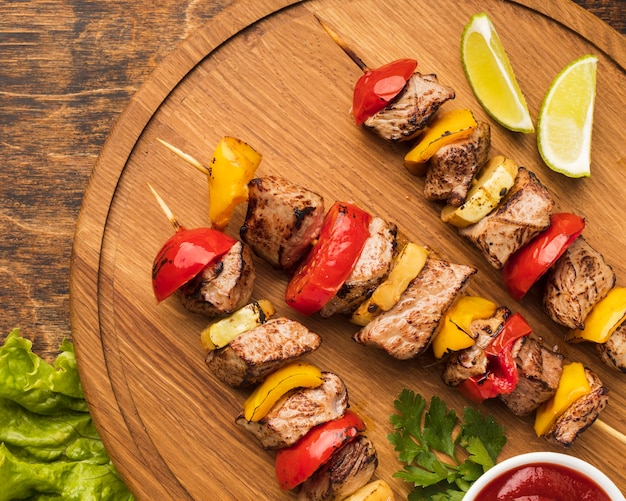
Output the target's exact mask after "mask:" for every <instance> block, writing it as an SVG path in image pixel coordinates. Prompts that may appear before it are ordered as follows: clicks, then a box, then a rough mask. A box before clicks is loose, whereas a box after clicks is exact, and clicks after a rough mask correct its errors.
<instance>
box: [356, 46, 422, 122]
mask: <svg viewBox="0 0 626 501" xmlns="http://www.w3.org/2000/svg"><path fill="white" fill-rule="evenodd" d="M416 67H417V61H416V60H415V59H408V58H405V59H398V60H396V61H392V62H390V63H387V64H385V65H383V66H381V67H380V68H376V69H374V70H370V69H367V70H365V73H364V74H363V75H362V76H361V78H359V79H358V80H357V82H356V84H355V85H354V97H353V100H352V114H353V115H354V119H355V120H356V123H357V125H361V124H362V123H363V122H364V121H365V120H366V119H368V118H369V117H371V116H372V115H374V114H375V113H377V112H379V111H380V110H382V109H383V108H385V107H386V106H387V105H388V104H389V103H390V102H391V101H392V100H393V99H394V98H395V97H396V96H397V95H398V94H399V93H400V92H401V91H402V89H404V86H405V85H406V82H407V80H408V79H409V78H411V75H413V72H414V71H415V68H416Z"/></svg>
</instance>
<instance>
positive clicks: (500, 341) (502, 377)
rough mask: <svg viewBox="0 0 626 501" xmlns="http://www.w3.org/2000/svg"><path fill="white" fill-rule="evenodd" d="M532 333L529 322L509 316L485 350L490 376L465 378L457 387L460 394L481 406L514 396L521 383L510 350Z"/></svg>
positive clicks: (522, 318)
mask: <svg viewBox="0 0 626 501" xmlns="http://www.w3.org/2000/svg"><path fill="white" fill-rule="evenodd" d="M531 330H532V329H531V328H530V326H529V325H528V322H526V320H525V319H524V317H522V315H520V314H519V313H515V314H514V315H512V316H511V317H509V318H508V319H507V321H506V322H505V323H504V325H503V326H502V329H501V331H500V332H499V333H498V335H497V336H496V337H495V339H493V340H492V341H491V343H489V345H488V346H487V348H486V350H485V353H486V354H487V357H488V358H489V365H488V368H487V373H486V374H484V375H481V376H474V377H470V378H468V379H466V380H465V381H463V382H462V383H461V384H460V385H458V386H457V388H458V389H459V391H460V392H461V393H462V394H463V395H465V396H466V397H467V398H469V399H470V400H473V401H474V402H478V403H480V402H482V401H483V400H486V399H489V398H494V397H497V396H498V395H501V394H509V393H511V392H512V391H513V390H514V389H515V387H516V386H517V383H518V381H519V374H518V372H517V365H516V363H515V360H514V358H513V355H512V353H511V348H512V346H513V343H514V342H515V341H516V340H517V339H519V338H520V337H524V336H527V335H529V334H530V333H531Z"/></svg>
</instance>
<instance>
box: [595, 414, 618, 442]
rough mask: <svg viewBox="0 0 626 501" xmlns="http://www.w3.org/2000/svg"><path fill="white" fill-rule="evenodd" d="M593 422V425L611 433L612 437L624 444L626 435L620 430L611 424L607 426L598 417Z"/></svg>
mask: <svg viewBox="0 0 626 501" xmlns="http://www.w3.org/2000/svg"><path fill="white" fill-rule="evenodd" d="M593 424H594V426H595V427H596V428H598V429H600V430H602V431H604V432H605V433H607V434H609V435H611V436H612V437H613V438H615V439H617V440H619V441H620V442H622V443H623V444H626V435H624V434H623V433H622V432H620V431H617V430H616V429H615V428H613V427H612V426H609V425H608V424H606V423H605V422H604V421H600V420H599V419H596V421H595V422H594V423H593Z"/></svg>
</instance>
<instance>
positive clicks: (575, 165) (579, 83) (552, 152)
mask: <svg viewBox="0 0 626 501" xmlns="http://www.w3.org/2000/svg"><path fill="white" fill-rule="evenodd" d="M597 64H598V58H597V57H596V56H593V55H590V54H588V55H586V56H583V57H581V58H578V59H576V60H575V61H573V62H571V63H570V64H568V65H567V66H566V67H565V68H564V69H563V70H562V71H561V72H560V73H559V74H558V75H557V77H556V78H555V79H554V81H553V82H552V85H551V86H550V88H549V89H548V92H547V93H546V96H545V97H544V99H543V103H542V105H541V108H540V110H539V120H538V122H537V146H538V148H539V153H540V154H541V157H542V158H543V161H544V162H545V163H546V165H547V166H548V167H550V168H551V169H552V170H554V171H556V172H560V173H561V174H565V175H566V176H568V177H589V176H590V174H591V131H592V129H593V109H594V104H595V96H596V67H597Z"/></svg>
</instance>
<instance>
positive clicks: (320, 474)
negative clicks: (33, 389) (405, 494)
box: [298, 434, 378, 501]
mask: <svg viewBox="0 0 626 501" xmlns="http://www.w3.org/2000/svg"><path fill="white" fill-rule="evenodd" d="M377 466H378V456H377V455H376V449H375V448H374V445H373V444H372V442H371V441H370V440H369V439H368V438H367V437H366V436H365V435H363V434H361V435H359V436H357V437H356V438H354V440H351V441H350V442H348V443H347V444H346V445H344V446H343V447H342V448H341V449H339V450H338V451H337V452H335V453H334V454H333V455H332V456H331V458H330V459H329V460H328V461H327V462H326V463H325V464H324V465H323V466H322V467H321V468H320V469H319V470H317V471H316V472H315V473H314V474H313V476H311V477H310V478H309V479H308V480H306V481H305V482H304V483H303V484H302V485H301V486H300V489H299V491H298V500H299V501H339V500H341V499H344V498H345V497H346V496H349V495H350V494H352V493H353V492H355V491H356V490H357V489H360V488H361V487H363V486H364V485H365V484H367V482H369V480H370V479H371V478H372V476H373V475H374V472H375V471H376V467H377Z"/></svg>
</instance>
